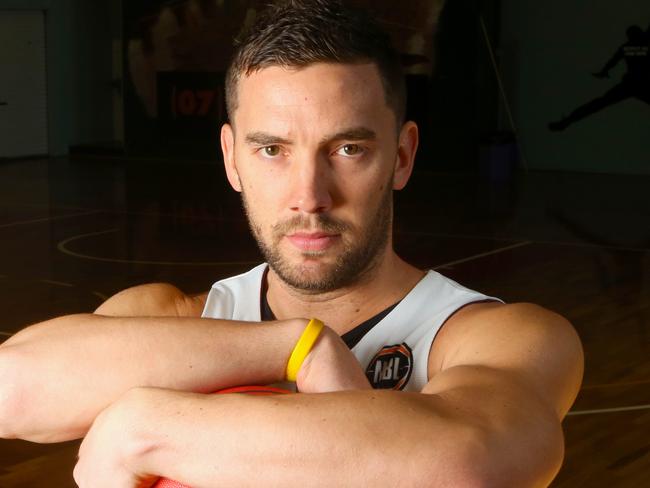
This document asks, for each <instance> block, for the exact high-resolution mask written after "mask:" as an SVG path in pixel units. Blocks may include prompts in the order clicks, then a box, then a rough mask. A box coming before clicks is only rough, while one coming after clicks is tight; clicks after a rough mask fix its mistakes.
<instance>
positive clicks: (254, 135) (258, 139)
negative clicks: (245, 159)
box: [246, 132, 291, 146]
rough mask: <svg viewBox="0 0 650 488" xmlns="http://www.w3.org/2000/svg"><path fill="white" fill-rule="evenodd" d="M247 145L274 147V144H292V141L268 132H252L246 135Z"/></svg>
mask: <svg viewBox="0 0 650 488" xmlns="http://www.w3.org/2000/svg"><path fill="white" fill-rule="evenodd" d="M246 144H254V145H256V146H272V145H274V144H285V145H286V144H291V141H289V140H288V139H284V138H282V137H278V136H274V135H272V134H267V133H266V132H251V133H249V134H246Z"/></svg>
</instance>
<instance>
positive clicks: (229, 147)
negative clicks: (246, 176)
mask: <svg viewBox="0 0 650 488" xmlns="http://www.w3.org/2000/svg"><path fill="white" fill-rule="evenodd" d="M221 151H223V164H224V166H225V168H226V176H227V177H228V181H229V182H230V186H232V187H233V189H234V190H235V191H239V192H240V191H241V181H240V180H239V173H238V172H237V166H236V165H235V132H234V130H233V128H232V126H231V125H230V124H223V127H221Z"/></svg>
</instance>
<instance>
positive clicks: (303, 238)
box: [287, 232, 339, 251]
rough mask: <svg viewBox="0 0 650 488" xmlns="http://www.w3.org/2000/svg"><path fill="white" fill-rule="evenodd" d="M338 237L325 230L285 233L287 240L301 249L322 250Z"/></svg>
mask: <svg viewBox="0 0 650 488" xmlns="http://www.w3.org/2000/svg"><path fill="white" fill-rule="evenodd" d="M338 238H339V235H338V234H328V233H326V232H294V233H293V234H290V235H287V239H289V242H291V244H293V245H294V246H295V247H297V248H298V249H300V250H301V251H324V250H325V249H327V248H328V247H330V246H331V245H333V244H334V242H335V241H336V240H337V239H338Z"/></svg>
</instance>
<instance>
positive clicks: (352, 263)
mask: <svg viewBox="0 0 650 488" xmlns="http://www.w3.org/2000/svg"><path fill="white" fill-rule="evenodd" d="M392 196H393V189H392V184H388V185H386V189H385V191H384V194H383V195H382V198H381V200H380V203H379V208H378V209H377V212H376V213H375V214H374V218H372V219H371V220H370V221H369V222H368V225H366V226H365V227H364V229H363V232H362V235H361V236H360V240H359V242H358V243H357V244H356V246H354V245H353V243H350V242H345V241H344V242H343V251H342V252H341V254H339V256H338V257H337V258H336V261H335V263H334V264H333V265H332V266H329V267H328V268H327V269H326V271H325V272H324V273H322V275H321V276H318V277H315V276H312V275H313V273H311V272H310V271H309V268H308V267H306V266H302V265H297V266H296V265H291V264H290V263H288V262H287V261H286V260H285V259H284V258H283V256H282V255H281V254H280V252H279V251H278V248H279V242H280V240H281V239H282V237H283V236H284V235H286V234H287V233H288V232H289V231H291V230H294V229H312V230H313V229H314V228H315V229H317V230H319V231H325V232H331V233H342V232H343V231H345V230H348V229H350V225H349V224H347V223H345V222H343V221H340V220H338V219H334V218H332V217H330V216H329V215H327V214H315V215H314V216H313V217H311V218H308V217H305V216H302V215H297V216H296V217H294V218H293V219H291V220H288V221H285V222H282V223H280V224H277V225H275V226H274V227H273V237H272V241H273V242H272V245H269V244H268V243H266V242H265V241H264V240H263V238H262V232H261V229H260V228H259V226H257V225H256V224H255V223H254V222H253V219H252V218H251V213H250V208H249V205H248V201H247V199H246V195H245V194H244V192H242V202H243V205H244V210H245V211H246V215H247V217H248V224H249V226H250V228H251V232H252V233H253V236H254V237H255V240H256V241H257V245H258V246H259V248H260V251H261V252H262V255H263V256H264V258H265V260H266V261H267V262H268V263H269V266H270V268H271V269H272V270H273V271H274V272H275V273H276V274H277V275H278V276H279V277H280V279H281V280H282V281H284V282H285V283H286V284H287V285H289V286H290V287H292V288H294V289H296V290H300V291H303V292H308V293H313V294H316V293H325V292H330V291H333V290H337V289H340V288H345V287H349V286H352V285H354V284H356V283H358V282H359V281H361V280H362V279H363V278H364V277H366V276H367V275H369V274H370V273H371V271H372V270H373V269H374V268H375V267H376V266H377V263H378V262H379V261H380V258H381V257H382V256H383V254H384V252H385V250H386V244H387V242H388V237H389V234H390V231H391V226H392V215H393V211H392V210H393V208H392V203H393V201H392ZM310 254H312V255H313V256H314V257H317V256H318V254H319V253H318V252H314V253H307V252H305V253H303V255H304V256H309V255H310Z"/></svg>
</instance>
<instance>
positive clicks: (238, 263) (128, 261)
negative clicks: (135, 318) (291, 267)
mask: <svg viewBox="0 0 650 488" xmlns="http://www.w3.org/2000/svg"><path fill="white" fill-rule="evenodd" d="M117 231H118V229H110V230H102V231H99V232H89V233H88V234H80V235H78V236H73V237H69V238H68V239H65V240H63V241H61V242H59V243H58V244H57V246H56V248H57V249H58V250H59V251H60V252H62V253H63V254H67V255H68V256H72V257H75V258H79V259H88V260H90V261H101V262H104V263H119V264H154V265H160V266H250V265H254V264H259V261H207V262H184V261H142V260H137V259H117V258H103V257H100V256H90V255H88V254H81V253H78V252H74V251H71V250H70V249H68V248H67V247H66V246H67V245H68V244H69V243H71V242H73V241H78V240H80V239H85V238H86V237H92V236H100V235H104V234H112V233H114V232H117Z"/></svg>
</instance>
